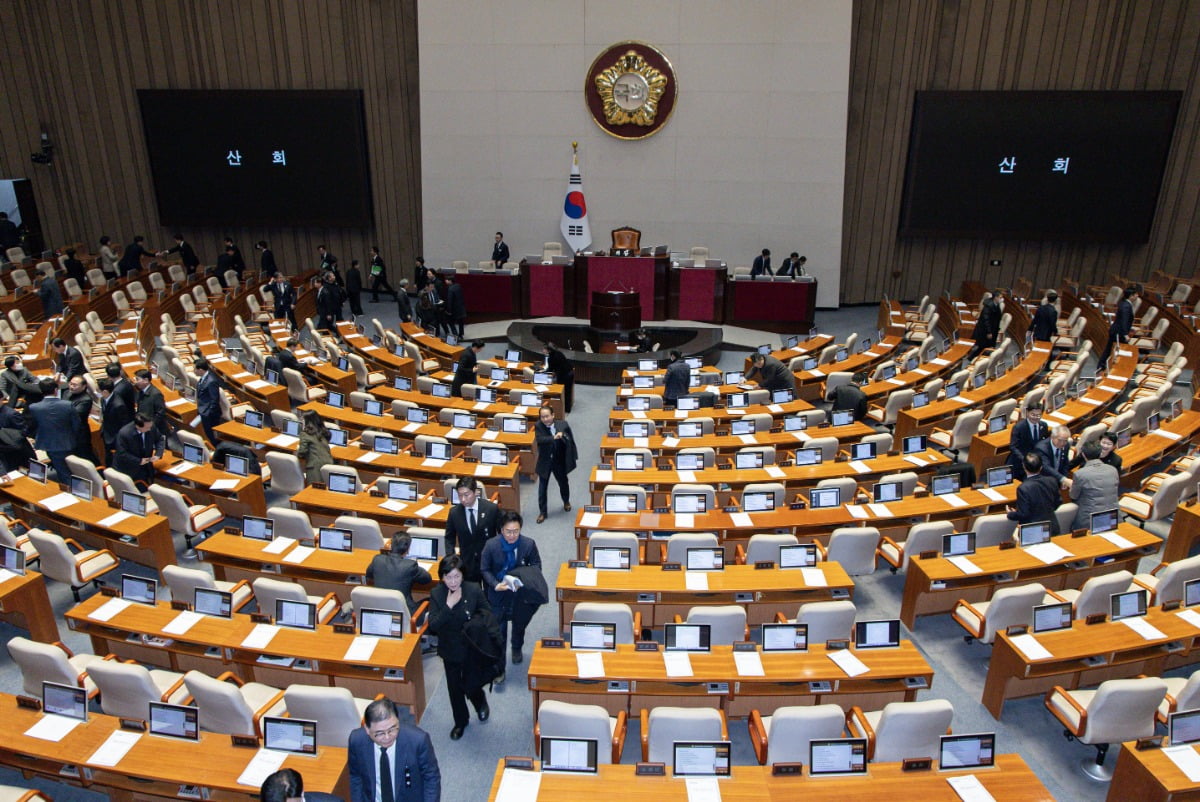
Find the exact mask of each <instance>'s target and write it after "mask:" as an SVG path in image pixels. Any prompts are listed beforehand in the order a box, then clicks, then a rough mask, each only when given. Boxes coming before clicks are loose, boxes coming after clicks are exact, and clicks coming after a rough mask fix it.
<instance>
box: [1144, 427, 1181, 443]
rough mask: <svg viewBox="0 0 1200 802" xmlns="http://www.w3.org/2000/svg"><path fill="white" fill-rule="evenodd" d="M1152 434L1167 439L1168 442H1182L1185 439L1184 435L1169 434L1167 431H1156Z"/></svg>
mask: <svg viewBox="0 0 1200 802" xmlns="http://www.w3.org/2000/svg"><path fill="white" fill-rule="evenodd" d="M1150 434H1156V435H1158V436H1159V437H1165V438H1167V439H1168V440H1182V439H1183V435H1181V434H1175V432H1168V431H1167V430H1166V429H1155V430H1154V431H1152V432H1150Z"/></svg>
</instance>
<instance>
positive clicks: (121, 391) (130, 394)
mask: <svg viewBox="0 0 1200 802" xmlns="http://www.w3.org/2000/svg"><path fill="white" fill-rule="evenodd" d="M104 375H105V376H107V377H108V378H110V379H112V383H113V395H118V396H120V397H121V400H122V401H124V402H125V406H127V407H129V409H130V410H131V411H132V410H133V409H134V408H135V407H136V406H137V390H136V389H134V386H133V384H132V383H131V382H130V381H129V380H128V379H126V378H125V374H124V372H122V370H121V363H120V362H109V363H108V364H107V365H105V366H104Z"/></svg>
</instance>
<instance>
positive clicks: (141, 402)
mask: <svg viewBox="0 0 1200 802" xmlns="http://www.w3.org/2000/svg"><path fill="white" fill-rule="evenodd" d="M133 384H134V387H136V388H137V401H136V403H135V406H136V407H137V411H138V412H139V413H140V414H142V415H144V416H145V417H147V418H149V419H150V420H152V421H154V431H156V432H158V434H159V436H161V437H162V438H163V439H164V440H165V439H166V437H167V402H166V401H165V400H164V399H163V394H162V392H161V391H160V390H159V389H158V388H157V387H155V386H154V382H153V381H152V380H151V376H150V371H148V370H146V369H145V368H142V369H141V370H139V371H138V372H137V373H135V374H133Z"/></svg>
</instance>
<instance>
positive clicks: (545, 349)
mask: <svg viewBox="0 0 1200 802" xmlns="http://www.w3.org/2000/svg"><path fill="white" fill-rule="evenodd" d="M542 354H543V355H544V356H545V361H544V362H543V366H544V367H545V369H546V370H548V371H550V372H551V373H553V374H554V380H555V381H556V382H558V383H559V384H561V385H562V386H563V412H566V413H567V414H570V412H571V407H573V406H574V405H575V367H574V366H573V365H572V364H571V360H569V359H567V357H566V355H565V354H563V352H562V351H560V350H558V349H557V348H555V347H554V343H552V342H546V343H545V344H544V345H543V346H542Z"/></svg>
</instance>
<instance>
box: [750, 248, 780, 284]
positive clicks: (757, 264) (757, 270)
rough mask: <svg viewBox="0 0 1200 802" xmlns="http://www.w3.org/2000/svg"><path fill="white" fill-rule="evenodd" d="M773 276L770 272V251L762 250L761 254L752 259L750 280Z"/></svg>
mask: <svg viewBox="0 0 1200 802" xmlns="http://www.w3.org/2000/svg"><path fill="white" fill-rule="evenodd" d="M762 275H767V276H773V275H775V272H774V271H773V270H771V249H770V248H763V249H762V253H760V254H759V255H758V256H756V257H754V265H753V267H751V268H750V278H755V277H756V276H762Z"/></svg>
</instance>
